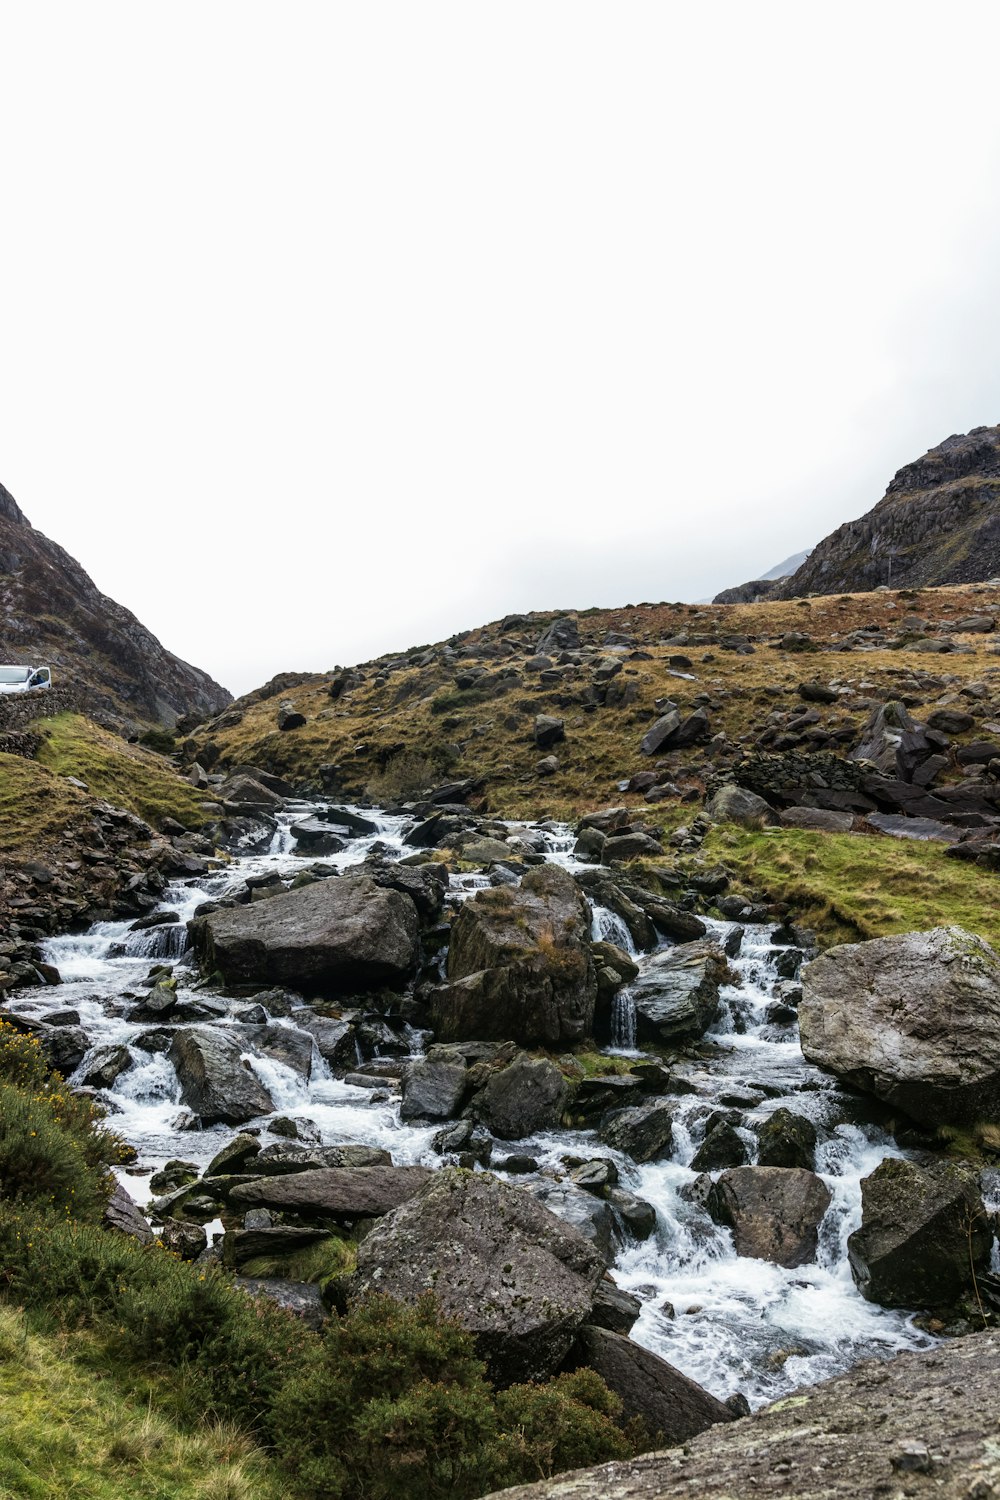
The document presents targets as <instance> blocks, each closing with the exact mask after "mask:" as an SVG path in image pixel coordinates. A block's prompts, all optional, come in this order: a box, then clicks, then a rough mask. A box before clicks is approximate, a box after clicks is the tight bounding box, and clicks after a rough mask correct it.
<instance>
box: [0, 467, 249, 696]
mask: <svg viewBox="0 0 1000 1500" xmlns="http://www.w3.org/2000/svg"><path fill="white" fill-rule="evenodd" d="M0 659H2V660H3V661H5V662H19V663H24V664H26V665H27V664H35V663H38V664H44V665H51V666H52V668H53V676H54V678H55V680H56V682H57V683H61V684H62V685H63V686H67V685H71V686H73V687H74V688H76V689H78V690H79V692H80V694H81V698H82V701H83V702H84V703H85V705H86V707H87V709H88V711H90V712H97V713H100V714H103V715H112V716H115V717H118V718H121V717H123V716H124V717H127V718H131V719H134V720H139V721H143V722H147V723H148V722H154V723H162V724H167V725H172V724H174V723H175V722H176V720H177V719H178V718H180V717H182V716H184V715H185V714H194V715H196V716H199V717H201V716H204V715H205V714H212V713H219V712H221V710H222V709H223V708H225V706H226V704H227V703H229V701H230V694H229V693H228V692H227V691H226V689H225V688H223V687H221V686H220V685H219V684H218V683H217V682H214V681H213V680H212V678H211V677H210V676H209V675H208V673H207V672H203V671H201V670H199V669H198V668H197V667H192V666H190V665H189V664H188V663H187V662H184V661H181V660H180V658H179V657H177V656H174V654H173V653H172V652H170V651H167V650H166V649H165V647H164V646H162V645H161V643H160V642H159V641H158V640H157V639H156V637H155V636H154V635H153V634H152V632H151V631H149V630H147V629H146V627H145V626H144V625H143V624H142V623H141V622H140V621H139V620H138V619H136V617H135V615H134V614H132V612H131V611H130V610H128V609H126V608H125V607H124V606H123V605H121V604H117V603H116V602H115V601H114V600H113V599H109V598H108V597H107V596H106V595H104V594H102V593H101V592H100V590H99V589H98V588H97V586H96V585H95V584H94V582H93V580H92V579H91V578H90V577H89V576H88V574H87V573H86V572H85V571H84V569H83V568H82V567H81V566H80V564H79V563H78V562H76V560H75V559H74V558H72V557H71V556H70V555H69V553H68V552H66V551H65V550H64V549H63V548H62V547H60V546H59V545H58V543H56V542H53V541H51V540H50V539H49V538H48V537H46V536H43V535H42V533H41V532H40V531H36V530H35V528H34V527H33V526H32V525H31V523H30V522H29V521H28V519H27V517H26V516H25V515H24V512H23V511H22V510H21V508H20V506H19V505H18V503H17V501H16V500H15V499H14V497H13V495H11V493H10V492H9V490H6V489H4V488H3V486H2V485H0Z"/></svg>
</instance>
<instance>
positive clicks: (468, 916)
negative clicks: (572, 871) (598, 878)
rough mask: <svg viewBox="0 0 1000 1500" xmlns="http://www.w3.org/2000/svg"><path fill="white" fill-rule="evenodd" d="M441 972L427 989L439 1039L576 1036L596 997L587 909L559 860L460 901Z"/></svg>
mask: <svg viewBox="0 0 1000 1500" xmlns="http://www.w3.org/2000/svg"><path fill="white" fill-rule="evenodd" d="M448 980H449V983H448V984H446V985H442V986H441V987H440V988H439V989H438V990H436V991H435V992H434V994H433V996H432V999H431V1024H432V1025H433V1027H434V1029H435V1031H436V1032H437V1035H438V1038H439V1039H440V1040H441V1041H468V1040H473V1039H475V1040H494V1041H515V1042H519V1043H520V1044H521V1045H523V1046H536V1045H538V1044H543V1045H552V1044H555V1043H559V1042H577V1041H580V1040H582V1039H583V1038H584V1037H585V1036H587V1035H589V1033H590V1030H591V1027H592V1025H593V1019H594V1004H595V1001H596V998H597V974H596V970H595V968H594V959H593V955H592V953H591V951H590V913H589V910H588V907H587V903H586V901H585V900H584V898H583V897H582V896H581V894H580V892H579V890H578V889H577V887H576V884H575V883H574V881H573V879H572V878H571V876H569V875H568V874H567V873H566V871H565V870H561V869H559V868H558V866H556V865H540V866H538V867H537V868H536V869H533V870H529V871H528V873H527V875H525V876H524V879H523V880H522V881H521V884H520V886H519V887H511V886H497V887H495V888H492V889H489V890H483V891H479V892H478V893H477V895H476V896H475V897H473V899H472V900H470V901H466V902H465V904H464V906H463V907H462V909H461V911H460V912H459V914H458V916H457V917H456V919H455V922H454V925H453V927H452V930H451V943H450V946H449V949H448Z"/></svg>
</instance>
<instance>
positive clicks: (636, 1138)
mask: <svg viewBox="0 0 1000 1500" xmlns="http://www.w3.org/2000/svg"><path fill="white" fill-rule="evenodd" d="M598 1134H599V1135H600V1138H601V1140H602V1141H603V1142H604V1144H605V1145H606V1146H612V1147H614V1149H615V1150H616V1151H624V1152H625V1154H626V1155H627V1156H631V1158H632V1160H633V1161H638V1162H644V1161H657V1160H658V1159H659V1158H660V1157H662V1156H666V1154H667V1152H668V1151H669V1150H670V1147H671V1146H672V1144H673V1138H674V1121H673V1107H672V1105H670V1104H668V1103H667V1102H666V1101H665V1100H662V1099H658V1100H656V1101H655V1102H654V1103H652V1104H637V1105H635V1106H633V1107H632V1108H630V1109H617V1110H614V1111H613V1112H612V1113H611V1114H609V1115H607V1116H606V1117H605V1118H604V1119H603V1120H602V1121H601V1128H600V1130H599V1132H598Z"/></svg>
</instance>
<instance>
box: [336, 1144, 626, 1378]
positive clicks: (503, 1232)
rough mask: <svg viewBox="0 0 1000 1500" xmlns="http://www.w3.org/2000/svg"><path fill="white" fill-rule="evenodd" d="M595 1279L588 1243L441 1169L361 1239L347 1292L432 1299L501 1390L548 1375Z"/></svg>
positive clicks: (587, 1303) (547, 1216)
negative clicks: (461, 1330)
mask: <svg viewBox="0 0 1000 1500" xmlns="http://www.w3.org/2000/svg"><path fill="white" fill-rule="evenodd" d="M603 1275H604V1262H603V1260H602V1258H601V1256H600V1255H599V1253H598V1252H597V1251H596V1250H595V1249H594V1247H593V1246H592V1245H591V1244H590V1242H589V1241H588V1240H587V1239H585V1238H584V1236H583V1235H582V1234H580V1233H579V1231H578V1230H576V1229H574V1228H572V1227H571V1226H570V1225H569V1224H565V1223H563V1222H562V1220H560V1219H558V1218H556V1217H555V1215H554V1214H552V1213H550V1212H549V1210H548V1209H546V1208H544V1207H543V1206H542V1205H541V1204H540V1203H538V1202H536V1201H535V1199H534V1198H533V1197H532V1196H531V1195H530V1194H529V1193H526V1192H522V1191H521V1190H520V1189H518V1188H512V1187H508V1186H507V1185H506V1184H504V1183H501V1182H499V1181H497V1179H496V1178H495V1177H493V1176H492V1175H491V1174H489V1173H486V1172H483V1173H476V1174H473V1173H472V1172H464V1171H458V1170H453V1169H450V1168H449V1169H445V1170H444V1171H440V1172H436V1173H435V1174H434V1176H433V1177H432V1178H431V1180H430V1181H429V1182H428V1183H427V1185H426V1186H425V1187H424V1188H423V1189H422V1191H421V1192H419V1193H418V1194H417V1196H416V1197H415V1198H413V1199H411V1201H410V1202H409V1203H405V1204H403V1206H402V1207H401V1208H398V1209H397V1210H396V1211H395V1212H394V1213H392V1214H390V1215H389V1216H388V1217H387V1218H385V1219H383V1220H382V1222H381V1223H379V1224H377V1225H376V1226H375V1228H374V1229H372V1231H371V1233H370V1234H368V1235H366V1237H365V1238H364V1240H363V1241H362V1242H361V1245H360V1246H359V1249H358V1269H357V1274H356V1277H355V1282H354V1292H355V1294H356V1295H365V1294H369V1293H372V1292H384V1293H386V1294H387V1295H388V1296H390V1297H395V1298H396V1299H397V1301H400V1302H415V1301H416V1300H417V1299H418V1298H419V1297H420V1296H421V1295H422V1294H423V1293H424V1292H428V1291H431V1292H434V1293H435V1295H436V1296H437V1298H438V1301H439V1303H440V1304H441V1308H442V1311H443V1312H444V1313H445V1314H446V1315H447V1316H448V1317H453V1318H457V1319H458V1321H459V1322H460V1323H461V1324H462V1325H463V1327H465V1328H466V1329H468V1331H469V1332H470V1333H472V1334H474V1335H475V1338H476V1343H477V1346H478V1348H479V1352H480V1354H481V1356H482V1357H483V1358H484V1359H485V1360H486V1362H487V1364H488V1366H489V1369H490V1372H491V1375H492V1376H493V1378H494V1379H495V1380H497V1381H499V1382H500V1383H501V1384H505V1385H506V1384H510V1383H512V1382H514V1381H518V1380H540V1379H544V1378H545V1377H546V1376H548V1375H550V1374H551V1373H552V1372H553V1371H554V1370H556V1369H557V1368H558V1366H559V1365H560V1364H561V1362H562V1360H563V1359H564V1358H565V1356H566V1355H567V1354H568V1352H569V1349H570V1346H571V1345H572V1343H573V1339H574V1337H575V1335H576V1332H577V1329H578V1328H579V1327H580V1326H581V1324H582V1323H583V1322H584V1321H585V1319H586V1317H587V1315H588V1313H589V1311H590V1308H591V1306H592V1304H593V1301H594V1296H595V1293H596V1290H597V1287H598V1285H599V1283H600V1281H601V1278H602V1277H603Z"/></svg>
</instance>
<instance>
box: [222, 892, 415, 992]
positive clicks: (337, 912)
mask: <svg viewBox="0 0 1000 1500" xmlns="http://www.w3.org/2000/svg"><path fill="white" fill-rule="evenodd" d="M418 937H419V922H418V919H417V911H416V907H415V906H414V904H413V902H412V900H411V899H410V897H409V896H407V895H403V894H401V893H400V892H399V891H393V890H386V889H383V888H382V887H380V886H378V885H377V884H376V883H375V881H374V880H372V879H370V878H369V877H367V876H364V875H361V876H351V877H349V878H345V879H342V880H332V879H331V880H321V881H317V882H316V884H315V885H310V886H307V887H305V888H304V889H302V890H297V891H287V892H285V893H284V894H282V895H280V896H273V897H271V898H270V899H269V900H267V901H264V902H261V903H259V904H254V905H252V906H242V907H234V908H232V909H230V910H222V911H216V912H212V913H211V914H210V915H209V916H207V917H201V918H199V919H198V920H197V921H196V922H194V923H192V939H193V941H194V946H195V950H196V952H197V953H198V956H199V958H200V960H201V962H202V964H203V966H204V967H205V968H206V969H207V970H208V971H209V972H212V971H215V970H219V971H220V972H221V973H222V974H224V975H225V977H226V979H227V980H228V981H230V982H243V981H253V980H257V981H260V982H261V983H262V984H263V983H268V984H279V985H289V986H291V987H293V988H294V989H297V990H300V991H302V992H303V993H306V994H315V993H316V992H317V991H319V990H322V991H324V992H325V993H328V994H343V993H346V992H350V991H354V990H369V989H375V988H378V987H379V986H380V985H399V984H402V983H403V982H404V981H405V980H406V979H407V978H408V977H409V976H410V975H411V974H412V973H413V971H414V970H415V968H416V964H417V958H418V955H419V942H418Z"/></svg>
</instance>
